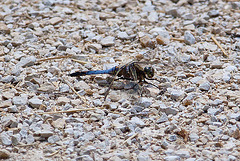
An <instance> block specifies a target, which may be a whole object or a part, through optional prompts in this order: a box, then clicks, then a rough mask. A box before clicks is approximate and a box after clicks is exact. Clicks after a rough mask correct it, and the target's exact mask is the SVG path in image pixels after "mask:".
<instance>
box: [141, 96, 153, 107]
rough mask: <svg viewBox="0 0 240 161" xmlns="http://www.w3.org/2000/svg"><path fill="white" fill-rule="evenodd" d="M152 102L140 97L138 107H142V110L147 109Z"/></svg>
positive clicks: (149, 99) (150, 99)
mask: <svg viewBox="0 0 240 161" xmlns="http://www.w3.org/2000/svg"><path fill="white" fill-rule="evenodd" d="M152 102H153V99H152V98H147V97H141V98H140V99H139V102H138V105H139V106H143V107H144V108H148V107H149V106H151V105H152Z"/></svg>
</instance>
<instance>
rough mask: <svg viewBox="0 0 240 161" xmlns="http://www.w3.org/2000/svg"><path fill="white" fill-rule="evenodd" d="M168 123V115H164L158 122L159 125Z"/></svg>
mask: <svg viewBox="0 0 240 161" xmlns="http://www.w3.org/2000/svg"><path fill="white" fill-rule="evenodd" d="M166 121H168V117H167V115H166V113H162V115H161V117H160V118H159V119H158V120H157V121H156V123H157V124H159V123H163V122H166Z"/></svg>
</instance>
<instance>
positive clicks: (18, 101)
mask: <svg viewBox="0 0 240 161" xmlns="http://www.w3.org/2000/svg"><path fill="white" fill-rule="evenodd" d="M12 103H13V104H14V105H16V106H22V105H26V104H27V97H25V96H15V97H13V99H12Z"/></svg>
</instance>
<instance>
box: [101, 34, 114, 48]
mask: <svg viewBox="0 0 240 161" xmlns="http://www.w3.org/2000/svg"><path fill="white" fill-rule="evenodd" d="M100 43H101V44H102V46H106V47H108V46H113V45H114V44H115V38H114V37H112V36H107V37H105V38H103V39H102V40H101V41H100Z"/></svg>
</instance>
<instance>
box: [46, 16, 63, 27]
mask: <svg viewBox="0 0 240 161" xmlns="http://www.w3.org/2000/svg"><path fill="white" fill-rule="evenodd" d="M48 21H49V23H50V24H51V25H56V24H58V23H60V22H62V21H63V19H62V18H60V17H53V18H51V19H50V20H48Z"/></svg>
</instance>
